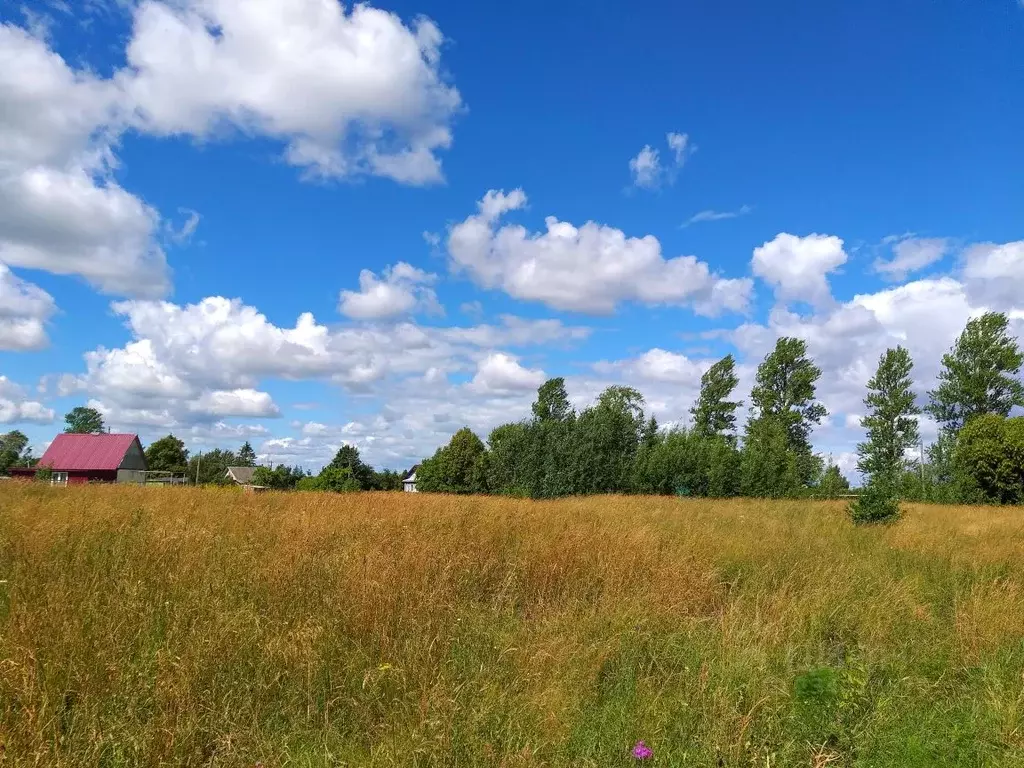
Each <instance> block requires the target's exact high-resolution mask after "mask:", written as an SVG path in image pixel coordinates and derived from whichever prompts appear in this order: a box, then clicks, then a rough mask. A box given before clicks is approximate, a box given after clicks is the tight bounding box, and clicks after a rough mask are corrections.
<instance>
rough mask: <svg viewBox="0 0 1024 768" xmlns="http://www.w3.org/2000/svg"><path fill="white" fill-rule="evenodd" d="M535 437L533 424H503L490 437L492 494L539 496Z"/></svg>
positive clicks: (538, 472)
mask: <svg viewBox="0 0 1024 768" xmlns="http://www.w3.org/2000/svg"><path fill="white" fill-rule="evenodd" d="M535 437H536V434H535V431H534V429H533V425H532V424H531V423H529V422H512V423H511V424H502V425H501V426H499V427H495V428H494V429H493V430H491V434H490V435H489V436H488V438H487V445H488V446H489V453H490V454H491V461H490V464H489V465H488V471H489V474H488V481H487V482H488V487H489V488H490V490H491V492H492V493H499V494H503V495H507V496H524V497H529V496H535V495H539V494H538V490H539V481H538V479H537V478H538V476H539V475H540V474H541V473H540V471H539V470H540V469H541V468H540V463H541V462H540V460H539V459H538V457H537V454H536V451H535V450H534V445H533V443H534V438H535ZM562 469H563V470H564V469H565V468H564V467H562ZM417 477H418V475H417Z"/></svg>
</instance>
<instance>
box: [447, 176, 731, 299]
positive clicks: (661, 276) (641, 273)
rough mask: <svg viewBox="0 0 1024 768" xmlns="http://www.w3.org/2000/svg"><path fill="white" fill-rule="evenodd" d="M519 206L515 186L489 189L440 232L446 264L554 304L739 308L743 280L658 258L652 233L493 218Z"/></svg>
mask: <svg viewBox="0 0 1024 768" xmlns="http://www.w3.org/2000/svg"><path fill="white" fill-rule="evenodd" d="M525 204H526V195H525V194H524V193H523V192H522V190H515V191H513V192H510V193H508V194H506V193H504V192H496V191H494V190H491V191H490V192H488V193H487V195H485V196H484V198H483V200H481V201H480V203H479V212H478V213H476V214H474V215H472V216H470V217H468V218H467V219H466V220H464V221H462V222H460V223H458V224H456V225H454V226H453V227H451V228H450V230H449V232H448V241H447V245H448V254H449V256H450V259H451V268H452V270H453V271H454V272H456V273H465V274H467V275H468V276H469V277H470V278H471V279H472V280H473V281H474V282H475V283H477V284H478V285H480V286H482V287H484V288H490V289H500V290H502V291H504V292H505V293H507V294H509V295H510V296H512V297H514V298H517V299H526V300H530V301H539V302H542V303H544V304H546V305H548V306H550V307H553V308H555V309H563V310H573V311H579V312H589V313H594V314H608V313H611V312H613V311H614V310H615V307H616V306H617V305H618V304H619V303H621V302H626V301H635V302H639V303H644V304H688V305H690V306H692V307H693V308H694V309H695V310H696V311H697V312H699V313H701V314H706V315H714V314H717V313H719V312H722V311H724V310H731V311H744V310H745V309H746V307H747V305H748V302H749V298H750V291H751V282H750V280H748V279H738V280H728V279H725V278H722V277H720V276H718V275H715V274H713V273H712V272H711V270H710V268H709V267H708V265H707V264H706V263H704V262H702V261H699V260H698V259H697V258H696V257H694V256H677V257H674V258H669V259H666V258H665V257H664V256H663V255H662V251H661V243H659V242H658V239H657V238H655V237H654V236H652V235H646V236H644V237H628V236H627V235H626V234H625V233H624V232H623V231H622V230H619V229H615V228H614V227H610V226H607V225H603V224H598V223H596V222H592V221H590V222H587V223H585V224H583V225H582V226H580V227H577V226H574V225H573V224H570V223H569V222H564V221H559V220H558V219H557V218H555V217H554V216H548V217H547V218H546V219H545V225H546V231H544V232H528V231H527V230H526V229H525V228H524V227H522V226H518V225H512V224H507V225H503V226H499V219H500V218H501V216H502V215H503V214H504V213H506V212H508V211H511V210H515V209H517V208H521V207H523V206H524V205H525Z"/></svg>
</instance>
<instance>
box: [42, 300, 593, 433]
mask: <svg viewBox="0 0 1024 768" xmlns="http://www.w3.org/2000/svg"><path fill="white" fill-rule="evenodd" d="M113 308H114V311H115V312H116V313H118V314H120V315H121V316H123V317H124V319H125V321H126V324H127V326H128V329H129V330H130V332H131V334H132V337H133V339H132V340H131V341H130V342H128V343H127V344H126V345H125V346H124V347H121V348H115V349H106V348H103V347H100V348H98V349H96V350H94V351H92V352H89V353H87V354H86V355H85V363H86V371H85V373H83V374H80V375H68V376H64V377H63V378H62V379H60V381H59V386H58V392H59V394H63V395H68V394H72V393H84V394H86V395H88V396H90V397H91V398H93V400H95V401H96V402H97V403H98V404H99V406H97V407H100V406H101V410H103V412H104V413H106V414H108V418H109V420H111V421H112V422H113V423H117V424H128V425H133V424H142V425H148V426H157V425H163V426H166V427H168V428H172V427H175V428H180V427H181V426H189V425H195V424H210V423H214V422H216V421H218V420H223V419H225V418H231V417H236V418H237V417H250V418H263V417H272V416H276V415H279V413H280V411H279V409H278V406H277V405H276V404H275V403H274V402H273V400H272V399H271V398H270V396H269V395H268V394H267V393H265V392H262V391H260V389H259V387H260V386H261V382H263V381H265V380H271V379H288V380H322V381H328V382H334V383H336V384H339V385H341V386H343V387H345V388H347V389H348V390H350V391H351V392H353V393H356V394H359V395H361V396H370V395H373V396H381V397H382V396H385V395H387V394H388V393H389V392H391V391H392V390H394V388H395V387H401V386H406V384H408V386H410V387H412V388H413V389H414V390H415V391H416V393H417V395H418V396H421V397H422V396H424V392H425V391H426V390H436V389H439V388H440V389H442V390H443V389H445V388H447V387H450V386H452V385H450V384H449V383H448V375H449V374H452V373H457V372H461V373H464V374H466V373H470V372H473V373H475V375H476V378H475V379H474V381H475V382H476V383H475V385H474V387H471V388H469V389H466V390H465V391H467V392H471V393H472V396H473V397H479V396H482V395H484V394H486V395H488V396H499V395H502V396H503V395H505V394H508V393H514V392H519V391H521V389H522V388H523V387H524V386H528V387H532V388H535V387H536V385H537V384H539V383H540V378H538V377H542V375H543V374H542V373H541V372H539V371H536V370H532V369H527V368H524V367H522V366H519V364H518V363H517V362H515V358H514V356H512V355H511V354H509V353H507V352H501V350H500V348H502V347H526V346H532V345H545V344H567V343H571V342H572V341H574V340H579V339H582V338H585V336H586V333H587V331H586V329H582V328H577V327H571V326H564V325H562V324H561V323H560V322H559V321H557V320H526V319H522V318H517V317H511V316H506V317H503V318H502V319H501V323H500V324H498V325H479V326H473V327H458V326H455V327H425V326H418V325H416V324H414V323H411V322H399V323H395V324H391V325H361V324H356V325H347V326H341V327H335V328H329V327H327V326H325V325H321V324H320V323H318V322H317V321H316V319H315V318H314V317H313V316H312V315H311V314H309V313H305V314H303V315H301V316H300V317H299V318H298V320H297V321H296V322H295V324H294V326H293V327H287V326H284V327H282V326H278V325H275V324H274V323H272V322H271V321H270V320H269V319H268V318H267V317H266V315H264V314H263V313H261V312H259V311H258V310H257V309H255V308H254V307H251V306H247V305H245V304H243V303H242V302H241V301H238V300H229V299H226V298H222V297H209V298H206V299H203V300H202V301H200V302H198V303H196V304H188V305H184V306H181V305H177V304H173V303H170V302H160V301H126V302H118V303H115V304H114V305H113Z"/></svg>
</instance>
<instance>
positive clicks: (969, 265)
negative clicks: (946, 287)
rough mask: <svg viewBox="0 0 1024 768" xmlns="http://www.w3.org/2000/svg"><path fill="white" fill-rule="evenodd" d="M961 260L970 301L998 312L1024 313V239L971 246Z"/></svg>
mask: <svg viewBox="0 0 1024 768" xmlns="http://www.w3.org/2000/svg"><path fill="white" fill-rule="evenodd" d="M963 258H964V267H963V278H964V282H965V283H966V285H967V291H968V293H969V294H970V296H971V299H972V300H973V301H975V302H977V303H979V304H986V305H988V306H990V307H991V308H992V309H995V310H1000V311H1012V310H1024V240H1018V241H1016V242H1013V243H1004V244H1002V245H996V244H994V243H981V244H978V245H974V246H972V247H970V248H968V249H967V251H966V252H965V253H964V257H963Z"/></svg>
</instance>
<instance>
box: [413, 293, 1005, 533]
mask: <svg viewBox="0 0 1024 768" xmlns="http://www.w3.org/2000/svg"><path fill="white" fill-rule="evenodd" d="M1022 363H1024V357H1022V355H1021V352H1020V348H1019V345H1018V342H1017V339H1015V338H1013V337H1012V336H1010V334H1009V323H1008V320H1007V317H1006V315H1005V314H1002V313H987V314H985V315H982V316H980V317H978V318H976V319H973V320H971V321H970V322H968V324H967V327H966V328H965V330H964V331H963V333H962V334H961V335H960V337H959V338H958V339H957V341H956V343H955V344H954V346H953V348H952V349H951V350H950V352H949V353H948V354H946V355H945V356H944V357H943V359H942V369H941V373H940V374H939V380H938V386H937V387H936V389H934V390H932V391H931V392H929V393H928V403H927V405H926V406H925V407H924V408H923V409H922V408H920V407H919V406H918V405H917V398H916V397H915V394H914V392H913V378H912V373H913V362H912V360H911V357H910V353H909V352H908V351H907V350H906V349H905V348H903V347H896V348H894V349H888V350H886V352H885V353H883V354H882V355H881V357H880V359H879V361H878V366H877V370H876V372H875V374H874V376H872V377H871V379H870V380H869V381H868V382H867V394H866V396H865V398H864V406H865V409H866V414H865V416H864V417H863V419H862V426H864V427H865V429H866V432H867V435H866V440H865V441H864V442H863V443H861V444H860V445H858V446H857V454H858V462H857V468H858V470H859V471H860V472H861V473H862V475H863V478H864V487H863V489H862V494H861V496H860V498H859V499H858V500H857V501H856V502H855V503H854V504H853V505H852V509H851V512H852V514H853V516H854V518H855V519H857V520H861V521H865V522H871V521H876V520H886V519H891V518H892V517H894V516H896V515H897V514H898V502H899V500H900V499H906V500H916V501H935V502H964V503H1007V504H1019V503H1022V502H1024V418H1022V417H1014V418H1011V417H1010V412H1011V410H1012V409H1013V408H1014V407H1017V406H1022V405H1024V386H1022V385H1021V382H1020V381H1019V379H1018V378H1017V376H1018V374H1019V372H1020V369H1021V366H1022ZM735 368H736V363H735V360H734V359H733V357H732V355H727V356H726V357H724V358H723V359H721V360H719V361H718V362H716V363H715V364H714V365H712V366H711V368H710V369H709V370H708V371H707V372H706V373H705V374H704V375H703V377H702V378H701V387H700V394H699V396H698V398H697V401H696V402H695V403H694V405H693V407H692V408H691V409H690V415H691V417H692V418H691V423H690V426H689V427H674V428H672V429H668V430H663V429H660V428H659V426H658V424H657V421H656V420H655V418H654V417H653V416H650V417H648V416H646V415H645V412H644V405H645V403H644V399H643V396H642V395H641V394H640V393H639V392H638V391H637V390H635V389H633V388H631V387H625V386H611V387H608V388H607V389H606V390H605V391H604V392H602V393H601V394H600V396H599V397H598V398H597V401H596V402H595V403H594V404H593V405H591V406H589V407H587V408H585V409H583V410H582V411H581V412H579V413H577V412H576V411H575V410H574V409H573V408H572V407H571V405H570V403H569V398H568V395H567V393H566V390H565V382H564V381H563V380H562V379H560V378H555V379H551V380H549V381H547V382H545V383H544V384H543V385H541V387H540V388H539V390H538V392H537V399H536V401H535V402H534V403H533V407H532V414H531V416H530V418H528V419H525V420H522V421H517V422H512V423H509V424H503V425H501V426H499V427H496V428H495V429H494V430H493V431H492V432H491V433H490V435H489V436H488V438H487V441H486V443H485V442H484V441H483V440H481V439H480V438H479V437H478V436H477V435H476V434H474V433H473V432H472V431H471V430H470V429H468V428H464V429H462V430H460V431H459V432H458V433H456V434H455V436H454V437H452V439H451V441H450V442H449V443H448V444H447V445H445V446H443V447H441V448H439V449H438V451H437V452H436V453H435V454H434V455H433V456H432V457H430V458H429V459H427V460H426V461H424V462H423V463H422V465H421V466H420V467H419V469H418V471H417V484H418V487H419V489H420V490H423V491H435V492H445V493H495V494H506V495H513V496H525V497H530V498H553V497H558V496H566V495H575V494H590V493H646V494H681V495H693V496H710V497H727V496H751V497H765V498H786V497H799V496H804V495H816V496H823V497H834V496H837V495H841V494H842V493H844V492H845V491H848V490H849V487H850V486H849V483H848V481H847V480H846V479H845V478H844V477H843V475H842V473H841V472H840V470H839V468H838V467H837V466H836V465H834V464H827V463H826V462H825V461H824V460H823V457H822V456H821V455H819V454H816V453H814V451H813V450H812V448H811V435H812V432H813V430H814V428H815V427H816V426H818V425H819V424H821V422H822V420H823V419H824V418H826V417H827V416H828V412H827V410H826V408H825V407H824V405H823V404H822V403H820V402H819V401H818V400H817V384H818V381H819V379H820V378H821V369H820V368H819V367H818V366H816V365H815V364H814V361H813V360H812V359H811V358H810V357H809V356H808V354H807V345H806V343H805V342H804V341H803V340H801V339H797V338H792V337H783V338H780V339H778V341H777V342H776V344H775V348H774V349H773V350H772V351H771V352H770V353H768V355H767V356H766V357H765V358H764V360H763V361H762V362H761V364H760V365H759V366H758V369H757V373H756V377H755V382H754V386H753V388H752V390H751V393H750V403H749V409H748V414H747V419H746V422H745V424H744V426H743V428H742V432H741V431H740V429H739V427H738V423H737V413H738V411H739V410H740V409H741V408H742V407H743V405H744V402H743V401H741V400H738V399H736V397H735V391H736V387H737V385H738V383H739V379H738V377H737V375H736V371H735ZM922 413H928V414H929V415H931V416H932V418H934V420H935V421H936V422H937V423H938V425H939V436H938V438H937V440H936V441H935V442H934V443H933V444H932V445H931V446H929V448H928V450H927V452H926V454H925V452H924V451H920V450H919V451H918V452H917V453H918V455H917V456H916V457H915V448H919V440H920V435H919V425H918V417H919V416H920V415H921V414H922ZM922 454H924V455H922Z"/></svg>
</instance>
